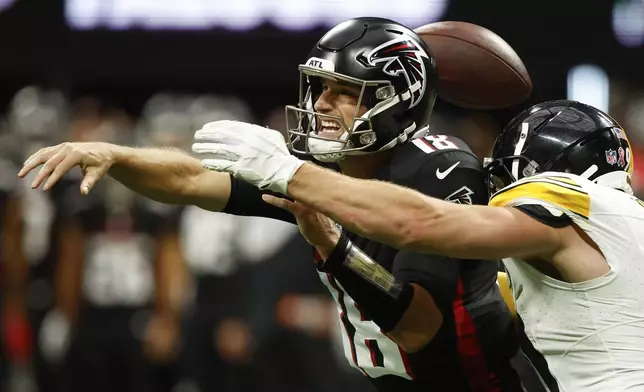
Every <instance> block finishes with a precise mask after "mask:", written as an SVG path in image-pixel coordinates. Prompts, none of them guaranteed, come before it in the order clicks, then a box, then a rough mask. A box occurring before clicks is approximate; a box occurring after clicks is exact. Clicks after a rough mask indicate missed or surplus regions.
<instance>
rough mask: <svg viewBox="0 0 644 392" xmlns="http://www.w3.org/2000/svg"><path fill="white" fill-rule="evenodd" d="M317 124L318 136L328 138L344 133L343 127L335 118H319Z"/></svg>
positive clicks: (335, 137)
mask: <svg viewBox="0 0 644 392" xmlns="http://www.w3.org/2000/svg"><path fill="white" fill-rule="evenodd" d="M318 124H319V125H318V129H317V134H318V136H321V137H324V138H328V139H337V138H339V137H340V136H341V135H342V134H343V133H344V128H343V127H342V126H341V125H340V123H339V122H338V121H337V120H327V119H324V120H322V119H320V120H319V121H318Z"/></svg>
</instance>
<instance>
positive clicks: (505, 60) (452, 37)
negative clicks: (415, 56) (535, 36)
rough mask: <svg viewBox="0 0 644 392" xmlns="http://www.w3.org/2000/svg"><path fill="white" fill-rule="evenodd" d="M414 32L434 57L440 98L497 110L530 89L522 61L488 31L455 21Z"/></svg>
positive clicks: (530, 85) (463, 105)
mask: <svg viewBox="0 0 644 392" xmlns="http://www.w3.org/2000/svg"><path fill="white" fill-rule="evenodd" d="M414 31H415V32H416V33H417V34H418V35H419V36H420V37H421V38H422V39H423V40H424V41H425V43H427V46H428V47H429V49H430V50H431V52H432V54H433V55H434V58H435V59H436V66H437V68H438V78H439V81H438V91H437V92H438V96H439V97H440V98H441V99H443V100H445V101H447V102H449V103H451V104H454V105H456V106H460V107H463V108H468V109H500V108H505V107H508V106H512V105H515V104H518V103H520V102H522V101H523V100H525V99H526V98H528V96H529V95H530V93H531V92H532V81H531V80H530V75H529V74H528V71H527V69H526V67H525V65H524V64H523V61H522V60H521V58H519V56H518V55H517V54H516V52H515V51H514V49H512V47H511V46H510V45H509V44H508V43H507V42H505V40H503V38H501V37H499V36H498V35H496V34H495V33H493V32H492V31H490V30H488V29H486V28H484V27H481V26H478V25H475V24H472V23H466V22H455V21H444V22H436V23H431V24H428V25H424V26H421V27H418V28H417V29H415V30H414Z"/></svg>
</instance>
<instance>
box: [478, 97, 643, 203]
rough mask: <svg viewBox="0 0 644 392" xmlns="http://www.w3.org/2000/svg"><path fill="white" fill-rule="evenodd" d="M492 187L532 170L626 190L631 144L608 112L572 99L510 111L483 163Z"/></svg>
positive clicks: (629, 169) (627, 189)
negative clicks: (510, 117)
mask: <svg viewBox="0 0 644 392" xmlns="http://www.w3.org/2000/svg"><path fill="white" fill-rule="evenodd" d="M484 164H485V166H486V169H487V171H488V174H489V179H490V187H491V190H492V191H497V190H499V189H501V188H504V187H506V186H508V185H509V184H511V183H513V182H515V181H517V180H519V179H521V178H523V177H529V176H532V175H535V174H537V173H542V172H547V171H552V172H563V173H572V174H576V175H579V176H582V177H585V178H588V179H589V180H591V181H595V182H597V183H599V184H602V185H606V186H609V187H611V188H616V189H621V190H623V191H626V192H629V193H632V191H631V187H630V177H631V174H632V172H633V161H632V159H631V147H630V144H629V142H628V139H627V138H626V133H625V132H624V130H623V129H622V127H621V126H620V125H619V124H618V123H617V122H616V121H615V120H614V119H613V118H611V117H610V116H609V115H607V114H606V113H604V112H602V111H601V110H599V109H596V108H594V107H592V106H589V105H585V104H583V103H580V102H576V101H569V100H558V101H548V102H543V103H540V104H538V105H535V106H533V107H531V108H529V109H527V110H525V111H523V112H522V113H520V114H519V115H518V116H516V117H515V118H514V119H513V120H512V121H510V123H509V124H508V125H507V126H506V127H505V129H504V130H503V132H501V134H500V135H499V137H498V138H497V139H496V143H495V144H494V148H493V150H492V157H491V158H486V159H485V162H484Z"/></svg>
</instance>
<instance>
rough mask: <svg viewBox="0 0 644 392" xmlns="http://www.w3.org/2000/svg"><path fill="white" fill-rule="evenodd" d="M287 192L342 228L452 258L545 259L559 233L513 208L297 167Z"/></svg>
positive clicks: (557, 243) (554, 247)
mask: <svg viewBox="0 0 644 392" xmlns="http://www.w3.org/2000/svg"><path fill="white" fill-rule="evenodd" d="M288 194H289V196H291V197H292V198H294V199H295V200H297V201H300V202H302V203H304V204H307V205H309V206H311V207H312V208H314V209H316V210H318V211H320V212H322V213H323V214H325V215H327V216H329V217H330V218H331V219H333V220H334V221H336V222H338V223H339V224H341V225H342V226H343V227H345V228H346V229H347V230H349V231H351V232H354V233H357V234H360V235H362V236H365V237H369V238H372V239H374V240H375V241H378V242H383V243H387V244H389V245H391V246H394V247H396V248H400V249H406V250H411V251H415V252H425V253H436V254H442V255H446V256H450V257H455V258H466V259H490V260H493V259H499V258H502V257H509V256H515V257H519V256H531V255H551V254H552V253H554V252H556V251H557V250H558V249H559V247H560V243H561V238H560V237H561V236H560V233H559V232H558V231H557V230H556V229H554V228H551V227H549V226H547V225H544V224H542V223H539V222H538V221H536V220H534V219H533V218H531V217H529V216H528V215H526V214H524V213H523V212H521V211H519V210H517V209H514V208H499V207H487V206H471V205H460V204H454V203H450V202H446V201H443V200H439V199H435V198H431V197H428V196H425V195H423V194H422V193H420V192H416V191H414V190H411V189H407V188H403V187H400V186H397V185H394V184H390V183H385V182H381V181H375V180H360V179H355V178H351V177H347V176H343V175H340V174H338V173H335V172H333V171H331V170H326V169H323V168H320V167H318V166H315V165H312V164H309V163H305V164H303V165H302V166H301V167H300V168H299V169H298V171H297V172H296V173H295V175H294V176H293V177H292V178H291V180H290V181H289V183H288Z"/></svg>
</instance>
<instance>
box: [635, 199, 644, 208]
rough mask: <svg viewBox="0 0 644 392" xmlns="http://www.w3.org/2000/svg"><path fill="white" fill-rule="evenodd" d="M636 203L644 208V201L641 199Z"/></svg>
mask: <svg viewBox="0 0 644 392" xmlns="http://www.w3.org/2000/svg"><path fill="white" fill-rule="evenodd" d="M635 201H636V202H637V203H638V204H639V205H641V206H642V207H644V201H642V200H640V199H635Z"/></svg>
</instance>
